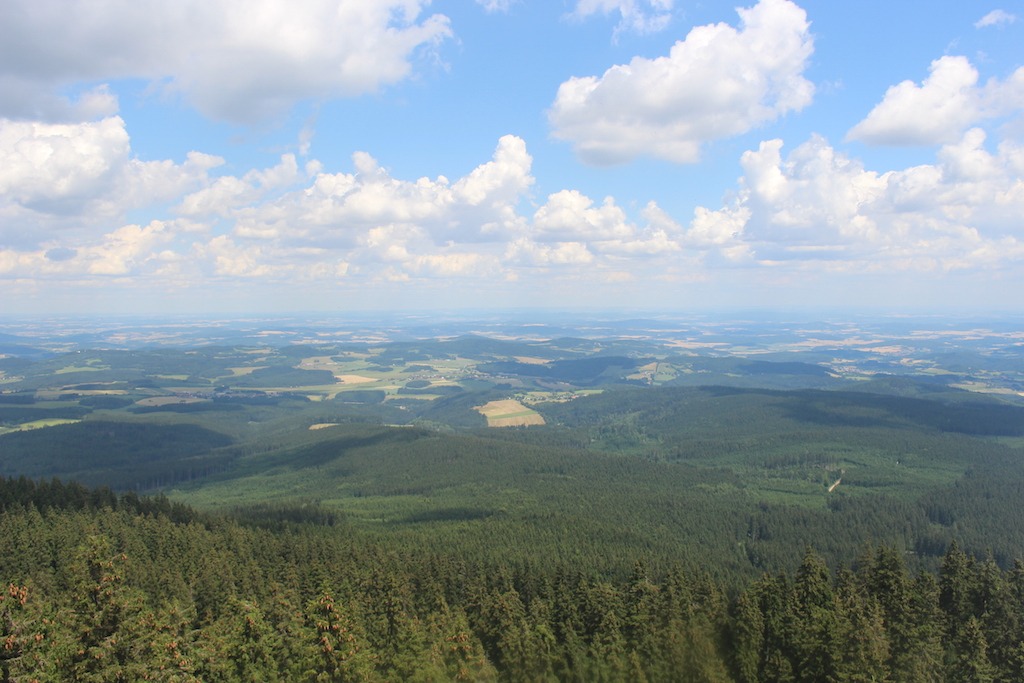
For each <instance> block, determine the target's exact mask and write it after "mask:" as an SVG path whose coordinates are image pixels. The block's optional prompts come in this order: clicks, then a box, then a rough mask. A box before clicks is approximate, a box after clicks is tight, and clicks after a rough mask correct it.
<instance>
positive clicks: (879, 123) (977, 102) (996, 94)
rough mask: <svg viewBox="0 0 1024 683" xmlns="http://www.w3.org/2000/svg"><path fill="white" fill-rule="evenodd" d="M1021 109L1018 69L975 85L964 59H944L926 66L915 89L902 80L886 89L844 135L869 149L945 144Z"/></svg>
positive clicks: (1023, 87)
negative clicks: (874, 146)
mask: <svg viewBox="0 0 1024 683" xmlns="http://www.w3.org/2000/svg"><path fill="white" fill-rule="evenodd" d="M1022 110H1024V67H1020V68H1018V69H1017V70H1016V71H1014V72H1013V73H1012V74H1010V76H1009V77H1007V78H1006V79H1005V80H1000V79H998V78H992V79H989V80H988V81H987V82H986V83H985V84H984V85H983V86H979V85H978V71H977V69H975V68H974V66H972V65H971V63H970V62H969V61H968V60H967V58H966V57H951V56H946V57H941V58H939V59H936V60H935V61H933V62H932V63H931V67H930V68H929V75H928V78H926V79H925V80H924V82H922V83H921V85H918V84H916V83H914V82H913V81H903V82H902V83H899V84H898V85H894V86H892V87H891V88H889V89H888V90H887V91H886V93H885V97H884V98H883V99H882V101H881V102H879V103H878V104H877V105H876V106H875V107H874V109H872V110H871V112H870V113H868V115H867V117H866V118H865V119H864V120H863V121H861V122H860V123H858V124H857V125H856V126H854V127H853V128H852V129H850V131H849V133H847V136H846V137H847V139H848V140H860V141H862V142H866V143H868V144H874V145H935V144H943V143H950V142H954V141H956V140H958V139H959V138H960V136H961V135H963V133H964V131H965V130H967V129H968V128H969V127H971V126H974V125H977V124H978V123H980V122H982V121H985V120H990V119H998V118H1000V117H1003V116H1007V115H1010V116H1013V115H1019V113H1020V112H1021V111H1022Z"/></svg>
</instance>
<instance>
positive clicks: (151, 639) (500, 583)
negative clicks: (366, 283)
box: [0, 327, 1024, 683]
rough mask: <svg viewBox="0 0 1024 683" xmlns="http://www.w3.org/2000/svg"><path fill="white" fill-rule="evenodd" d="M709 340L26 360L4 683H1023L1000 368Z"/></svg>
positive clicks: (5, 492)
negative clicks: (691, 348)
mask: <svg viewBox="0 0 1024 683" xmlns="http://www.w3.org/2000/svg"><path fill="white" fill-rule="evenodd" d="M530 329H532V328H530ZM712 331H713V330H712V329H711V328H709V330H704V331H703V332H702V333H701V336H700V337H699V338H700V339H701V340H702V341H700V342H699V343H700V344H708V345H709V347H710V348H712V350H711V351H707V352H703V351H702V352H686V353H683V352H681V351H680V350H679V349H680V344H682V343H683V342H681V341H680V340H679V338H678V332H677V331H675V330H672V331H671V332H668V333H666V335H668V336H667V337H666V338H665V339H660V340H650V339H638V335H633V334H626V333H625V332H623V333H622V334H620V335H618V336H617V337H614V338H613V337H608V338H601V339H592V338H581V337H556V336H551V337H550V338H548V339H546V340H544V341H531V340H528V339H525V338H524V339H520V340H509V339H490V338H485V337H480V336H472V335H467V336H446V335H441V334H439V333H438V330H431V335H434V336H433V337H431V338H429V339H428V338H426V337H427V335H425V334H424V335H422V336H421V337H420V338H417V339H406V340H403V341H389V342H381V341H379V340H376V337H374V341H370V342H358V343H357V342H354V341H351V342H347V343H335V342H330V343H325V342H322V341H319V339H320V337H319V336H318V335H319V333H310V338H309V339H307V340H306V341H305V342H304V343H293V344H284V345H280V346H273V345H269V344H267V343H266V342H265V341H264V339H263V337H262V336H260V334H258V333H247V334H249V336H244V335H243V336H241V337H237V338H236V337H231V338H224V339H219V340H218V341H217V343H200V341H199V340H196V339H192V340H191V341H190V342H189V345H187V346H185V347H184V348H182V347H180V346H172V347H168V348H164V347H154V346H152V345H146V344H142V345H138V346H131V345H128V346H127V347H125V348H101V349H99V350H96V349H92V348H87V347H83V348H80V349H72V350H68V349H67V346H68V343H69V342H68V341H67V340H66V339H65V338H64V337H60V338H55V339H53V340H51V341H47V342H45V343H44V342H42V341H38V340H37V341H36V342H34V344H35V345H34V346H33V345H32V344H29V343H26V342H25V340H21V341H19V344H18V345H17V346H11V347H8V350H9V351H12V352H11V353H8V354H7V355H2V354H0V589H2V590H0V681H97V682H100V681H102V682H107V681H143V680H153V681H289V682H290V681H458V680H463V681H588V682H589V681H649V682H652V683H653V682H655V681H738V682H744V683H746V682H753V681H772V682H797V681H836V682H838V681H908V682H909V681H915V682H916V681H941V682H943V683H952V682H958V681H992V682H996V681H999V682H1007V683H1008V682H1011V681H1021V680H1024V564H1022V562H1021V558H1024V508H1022V507H1021V506H1020V504H1019V502H1020V500H1021V499H1022V496H1024V450H1022V447H1024V403H1022V402H1021V400H1020V399H1019V396H1018V394H1019V390H1020V388H1021V387H1022V386H1024V385H1022V380H1024V377H1022V375H1021V372H1020V369H1019V368H1020V367H1021V366H1020V364H1019V348H1017V347H1016V346H1014V344H1013V343H1011V342H1007V341H1005V340H1007V339H1009V340H1012V339H1015V338H1016V337H1014V336H1013V335H1008V334H1005V333H1003V332H998V333H993V335H992V337H991V339H989V340H988V341H985V339H986V338H985V336H984V335H983V334H981V333H979V332H978V331H977V330H975V329H972V330H970V332H969V334H965V335H964V338H963V339H961V340H960V341H959V342H958V343H959V346H956V347H955V348H953V345H951V343H950V341H949V339H950V337H949V336H948V335H945V336H941V337H938V338H937V339H938V341H934V342H932V345H931V346H928V345H927V344H926V343H924V342H920V341H919V339H920V338H921V335H919V334H917V333H916V332H907V331H905V330H904V331H903V332H900V333H899V334H901V335H903V336H899V337H898V338H897V336H892V338H891V341H892V342H893V343H892V344H890V345H888V346H878V348H879V349H881V350H880V351H873V352H867V351H865V352H863V353H860V355H858V353H857V352H852V351H850V350H849V348H847V346H846V345H845V337H844V338H843V339H837V340H836V348H834V349H829V350H827V351H822V350H821V348H820V344H821V340H820V339H819V337H820V336H821V331H820V330H819V331H813V330H812V331H802V332H800V333H799V334H798V333H796V332H793V331H791V330H779V329H776V328H764V327H758V328H757V329H756V330H752V331H750V332H749V334H748V336H746V337H744V336H743V334H742V331H737V330H736V329H730V331H729V333H728V336H724V335H723V336H720V337H715V336H713V335H712ZM842 333H843V335H848V334H849V330H848V329H847V328H846V327H843V332H842ZM190 334H195V333H194V332H190ZM225 334H226V333H225ZM374 334H375V335H376V334H377V332H374ZM889 334H891V335H896V334H897V333H896V332H891V331H890V333H889ZM811 335H814V336H813V340H814V344H815V346H814V347H813V349H812V350H810V351H808V350H806V348H805V346H806V344H807V340H808V339H809V338H811ZM881 335H882V332H880V331H879V330H872V336H875V337H881ZM122 336H123V335H122ZM122 336H119V337H118V339H121V338H122ZM371 336H372V335H371ZM147 338H148V336H147ZM726 339H731V340H732V342H731V343H733V344H734V347H729V348H724V347H723V346H722V345H725V344H727V342H726V341H725V340H726ZM992 339H995V340H996V341H992ZM979 340H980V341H979ZM87 341H88V343H89V344H98V342H97V340H96V339H95V338H89V339H88V340H87ZM684 341H685V342H686V343H690V342H691V341H693V340H684ZM896 341H899V343H900V344H903V346H897V345H896V343H895V342H896ZM873 343H876V344H880V342H878V341H874V342H873ZM911 343H914V344H920V347H916V348H912V347H911V346H910V344H911ZM100 346H103V345H102V344H100ZM107 346H109V344H107ZM701 348H703V347H701ZM751 349H760V350H759V351H758V352H757V353H753V354H751V353H750V350H751ZM893 349H899V355H898V356H897V355H893V354H894V353H895V352H894V351H893ZM0 351H2V349H0ZM14 351H16V352H17V353H14ZM740 351H743V352H744V353H747V354H749V355H743V354H742V353H740ZM18 354H20V355H18Z"/></svg>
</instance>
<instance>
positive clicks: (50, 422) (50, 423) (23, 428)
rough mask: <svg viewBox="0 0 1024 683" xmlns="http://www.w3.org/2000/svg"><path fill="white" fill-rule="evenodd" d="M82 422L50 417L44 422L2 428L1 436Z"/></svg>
mask: <svg viewBox="0 0 1024 683" xmlns="http://www.w3.org/2000/svg"><path fill="white" fill-rule="evenodd" d="M76 422H81V420H66V419H64V418H59V417H48V418H46V419H43V420H33V421H32V422H23V423H22V424H20V425H16V426H14V427H0V434H7V433H10V432H27V431H28V430H30V429H42V428H44V427H56V426H57V425H69V424H74V423H76Z"/></svg>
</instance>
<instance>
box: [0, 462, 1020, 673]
mask: <svg viewBox="0 0 1024 683" xmlns="http://www.w3.org/2000/svg"><path fill="white" fill-rule="evenodd" d="M0 500H2V501H3V511H2V513H0V557H2V558H3V560H2V561H3V566H2V570H3V573H4V576H6V577H8V579H9V581H8V583H7V585H5V586H4V591H3V595H2V596H0V642H2V650H0V674H2V680H4V681H32V680H39V681H142V680H155V681H257V680H260V681H394V680H408V681H448V680H466V681H487V680H495V681H498V680H501V681H522V680H531V681H546V680H550V681H556V680H568V681H595V680H607V681H743V682H753V681H885V680H891V681H1019V680H1022V677H1024V564H1021V563H1019V562H1018V563H1015V564H1014V565H1013V566H1012V567H1011V568H1009V569H1003V568H1001V567H999V566H998V565H997V564H996V563H995V561H993V560H992V559H983V560H977V559H975V558H973V557H971V556H969V555H967V554H966V553H964V552H963V551H962V550H960V549H959V548H958V547H957V546H956V545H955V544H953V545H951V546H950V547H949V549H948V550H947V552H946V553H945V556H944V557H943V558H942V561H941V565H940V567H939V570H938V573H937V574H934V573H931V572H927V571H920V572H916V573H913V572H910V571H908V568H907V566H906V563H905V562H904V559H903V557H902V555H901V553H899V552H897V551H896V550H895V549H893V548H891V547H885V546H880V547H874V548H865V549H864V550H863V552H862V553H861V555H860V556H859V557H858V558H857V560H856V561H855V562H854V563H853V564H852V565H851V566H848V567H829V566H828V565H827V564H826V563H825V561H824V560H823V559H822V558H821V557H820V556H819V555H818V554H816V553H815V552H814V551H813V550H812V549H807V550H806V551H805V552H804V554H803V557H802V560H801V561H800V563H799V566H798V567H797V569H796V571H795V572H792V573H779V574H765V575H763V576H762V577H760V578H758V579H756V580H753V581H751V582H749V583H748V584H746V585H745V586H744V587H742V589H741V590H739V591H736V592H729V591H727V590H726V589H725V588H724V587H723V586H722V585H721V584H720V583H718V582H717V581H715V580H714V579H713V578H711V577H710V576H709V575H707V574H706V573H702V572H691V571H686V570H685V569H682V568H680V567H673V568H669V569H668V570H667V571H665V572H663V573H661V574H659V575H652V574H651V573H650V572H649V571H648V570H647V569H646V568H645V566H644V565H643V564H642V563H639V562H638V563H636V564H635V565H634V566H633V568H632V569H631V571H630V572H629V573H628V574H627V575H625V576H622V577H620V578H614V579H612V578H608V577H606V576H601V575H600V574H596V573H593V572H589V571H587V570H586V568H584V567H580V566H569V565H566V566H556V567H552V568H541V567H536V566H532V565H531V564H530V563H529V562H525V563H524V562H522V561H521V558H516V559H518V560H519V561H511V562H509V563H503V562H495V561H473V560H467V559H466V558H461V557H455V556H452V555H451V554H447V553H444V552H435V553H426V552H414V553H407V552H402V550H401V549H400V548H397V547H395V546H394V545H387V544H381V543H375V542H373V541H370V540H367V539H366V538H365V537H361V536H360V535H358V534H354V533H352V531H351V530H350V529H347V528H346V527H345V524H344V522H343V521H340V520H338V519H336V518H335V517H334V516H332V515H331V514H330V513H329V512H326V511H322V510H319V511H318V510H308V509H307V510H288V509H283V508H282V509H270V508H265V509H262V510H251V511H249V513H248V514H246V515H242V516H239V517H237V518H232V517H224V516H212V515H208V514H203V513H199V512H196V511H194V510H192V509H190V508H188V507H186V506H183V505H180V504H176V503H171V502H170V501H168V500H167V499H166V498H162V497H158V498H146V497H139V496H137V495H134V494H123V495H120V496H118V495H116V494H114V493H111V492H110V491H109V490H105V489H87V488H85V487H82V486H80V485H76V484H62V483H61V482H59V481H51V482H41V483H35V482H32V481H31V480H27V479H17V480H13V479H8V480H3V481H2V482H0Z"/></svg>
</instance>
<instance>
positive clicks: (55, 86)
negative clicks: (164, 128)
mask: <svg viewBox="0 0 1024 683" xmlns="http://www.w3.org/2000/svg"><path fill="white" fill-rule="evenodd" d="M428 4H429V1H428V0H309V1H308V2H302V3H299V4H292V3H282V2H277V1H275V0H254V1H250V2H239V1H238V0H181V1H179V2H172V3H168V2H161V1H159V0H137V1H131V0H10V1H9V2H4V3H2V4H0V84H2V85H4V86H6V87H5V88H3V89H2V91H5V92H8V93H11V92H13V93H15V94H17V97H15V96H11V95H5V96H0V107H3V109H0V115H6V116H11V117H13V116H18V117H26V116H30V117H39V116H46V117H48V118H49V119H51V120H52V119H66V118H69V117H70V116H72V115H74V114H75V113H76V112H75V110H76V108H77V109H78V111H77V114H78V115H79V116H83V117H86V116H87V115H88V114H89V113H90V112H92V113H96V112H98V111H101V112H102V113H106V114H109V113H111V112H110V106H111V102H110V101H109V97H108V98H106V99H104V97H103V92H102V91H97V92H93V93H91V94H86V95H83V96H81V97H80V98H79V100H78V101H77V102H74V103H72V102H68V101H66V100H62V99H61V98H60V97H57V96H55V95H54V94H53V93H55V92H57V91H58V90H59V89H60V88H61V87H62V86H66V85H68V84H71V83H76V82H81V81H92V82H95V81H101V80H111V79H121V78H143V79H149V80H152V81H154V82H155V83H158V84H159V85H160V87H161V89H163V90H164V91H166V92H172V93H180V94H181V95H182V96H183V97H184V98H185V99H186V100H187V101H188V102H190V103H191V104H192V105H194V106H195V107H196V108H198V109H199V110H200V111H201V112H202V113H204V114H205V115H207V116H211V117H213V118H217V119H221V120H228V121H236V122H254V121H262V120H266V119H268V118H272V117H275V116H278V115H280V114H281V113H283V112H284V111H287V109H288V108H289V107H290V106H291V105H292V104H293V103H294V102H295V101H297V100H301V99H307V98H329V97H339V96H352V95H359V94H363V93H368V92H374V91H376V90H377V89H379V88H380V87H381V86H384V85H388V84H391V83H395V82H397V81H400V80H402V79H404V78H405V77H406V76H407V75H408V74H409V72H410V70H411V68H412V64H411V62H412V60H413V59H414V58H415V53H416V51H417V50H419V49H422V48H424V47H427V48H430V47H431V46H434V45H436V44H438V43H439V42H440V41H444V40H445V39H447V38H449V37H450V36H451V29H450V27H449V22H448V19H447V17H445V16H443V15H440V14H433V15H429V16H422V10H423V9H424V7H426V6H427V5H428Z"/></svg>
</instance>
